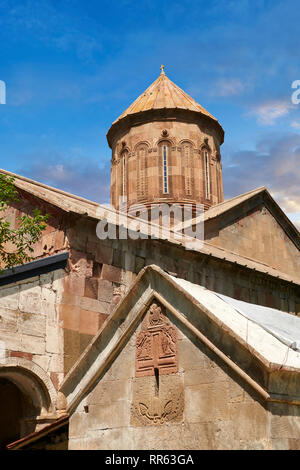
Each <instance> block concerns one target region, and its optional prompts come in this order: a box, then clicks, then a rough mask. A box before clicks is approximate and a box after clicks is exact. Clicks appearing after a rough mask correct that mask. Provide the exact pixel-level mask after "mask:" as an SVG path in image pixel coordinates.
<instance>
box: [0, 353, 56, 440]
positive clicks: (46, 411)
mask: <svg viewBox="0 0 300 470" xmlns="http://www.w3.org/2000/svg"><path fill="white" fill-rule="evenodd" d="M56 396H57V394H56V391H55V388H54V386H53V384H52V382H51V380H50V378H49V376H47V374H46V373H45V372H44V371H43V369H41V368H40V367H39V366H37V364H33V363H32V362H30V361H27V360H25V359H21V358H8V359H7V360H6V363H5V364H2V365H1V366H0V449H5V446H6V445H7V444H9V443H11V442H14V441H16V440H18V439H20V438H22V437H25V436H27V435H28V434H31V433H32V432H34V431H37V430H38V429H40V428H41V427H43V426H45V425H46V424H48V423H49V422H52V421H53V420H54V419H56V418H57V416H56Z"/></svg>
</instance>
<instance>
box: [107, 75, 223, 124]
mask: <svg viewBox="0 0 300 470" xmlns="http://www.w3.org/2000/svg"><path fill="white" fill-rule="evenodd" d="M161 68H162V72H161V74H160V75H159V77H158V78H157V79H156V80H155V82H153V83H152V84H151V85H150V86H149V87H148V88H147V90H146V91H144V93H142V94H141V95H140V96H139V97H138V98H137V99H136V100H135V101H134V102H133V103H132V104H131V105H130V106H129V107H128V108H127V109H126V111H124V112H123V113H122V114H121V116H119V117H118V119H116V120H115V121H114V123H116V122H117V121H119V120H120V119H123V118H124V117H126V116H128V115H129V114H135V113H140V112H142V111H149V110H152V109H163V108H170V109H174V108H178V109H188V110H190V111H196V112H199V113H202V114H205V115H206V116H209V117H210V118H212V119H214V120H215V121H216V118H214V117H213V116H212V115H211V114H210V113H209V112H208V111H206V109H205V108H203V106H201V105H200V104H199V103H197V101H195V100H194V99H193V98H192V97H191V96H189V95H188V94H187V93H185V91H183V90H182V89H181V88H179V87H178V86H177V85H175V83H173V82H172V81H171V80H170V79H169V78H168V77H167V75H166V74H165V72H164V70H163V66H162V67H161ZM114 123H113V124H114Z"/></svg>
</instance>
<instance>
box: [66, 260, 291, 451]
mask: <svg viewBox="0 0 300 470" xmlns="http://www.w3.org/2000/svg"><path fill="white" fill-rule="evenodd" d="M206 291H207V289H204V288H201V287H200V286H195V285H193V284H191V283H189V282H187V281H182V280H177V279H175V278H172V277H171V276H168V275H166V274H165V273H163V272H162V271H161V270H159V269H158V268H155V267H149V268H147V269H146V270H144V272H143V273H142V274H140V275H139V277H138V279H137V281H136V282H135V283H134V285H133V286H132V289H131V290H130V292H129V293H128V294H127V296H126V297H125V298H124V299H123V301H122V302H121V304H120V305H119V306H118V307H117V308H116V310H115V311H114V313H113V314H112V316H111V317H110V318H108V320H107V322H106V324H105V325H104V326H103V329H102V331H101V332H99V334H98V336H97V338H95V340H94V341H93V343H92V344H91V345H90V346H89V347H88V348H87V349H86V351H85V353H84V354H83V355H82V357H81V358H80V359H79V361H78V362H77V364H76V365H75V366H74V367H73V369H72V370H71V371H70V372H69V374H68V376H67V377H66V379H65V381H64V383H63V384H62V387H61V391H62V392H63V393H64V394H65V395H66V397H67V400H68V404H69V406H68V411H69V413H70V427H69V448H70V449H88V450H95V449H151V448H156V449H167V448H172V449H177V448H178V449H182V448H185V449H226V448H237V449H239V448H271V447H272V445H273V444H272V442H271V440H269V439H271V438H269V436H270V429H269V426H270V423H271V422H272V421H271V419H270V416H269V415H268V413H269V410H270V407H271V406H273V404H272V402H273V401H280V400H284V401H285V403H287V401H288V400H289V399H291V403H295V404H296V403H298V402H299V400H298V399H296V395H297V396H298V395H299V385H300V384H299V380H298V379H297V377H298V375H299V374H298V375H297V371H296V369H295V367H296V368H297V367H298V369H299V354H298V353H296V352H295V351H292V350H290V352H289V357H288V358H287V353H286V346H284V345H283V344H282V343H280V342H279V341H278V340H277V339H276V338H275V337H273V336H272V335H270V334H269V333H267V332H266V331H265V330H263V329H261V328H260V326H259V325H254V324H253V323H251V322H249V321H248V320H247V319H245V318H242V317H240V316H239V314H238V312H235V313H234V310H233V309H232V308H231V307H230V306H229V305H227V304H226V303H225V302H223V300H221V299H218V298H217V296H215V294H214V293H212V292H209V291H207V293H206ZM192 299H193V301H192ZM200 301H203V302H204V303H202V304H200ZM200 306H201V308H200ZM214 309H215V310H214ZM213 310H214V312H215V316H214V315H213V314H212V311H213ZM209 312H210V313H209ZM175 332H176V333H175ZM166 334H167V335H169V336H168V337H167V336H166ZM255 347H256V350H255ZM272 360H273V364H272ZM280 361H285V370H283V369H281V366H280V364H279V363H278V362H280ZM297 364H298V365H297ZM155 368H157V369H159V370H158V371H155ZM268 368H269V370H270V371H271V373H270V374H268V373H267V369H268ZM289 369H290V372H287V371H288V370H289ZM298 369H297V370H298ZM273 370H274V372H272V371H273ZM276 374H277V375H276ZM278 374H279V375H280V376H281V379H280V378H279V376H278ZM284 374H285V378H283V375H284ZM289 374H290V375H289ZM273 375H275V376H276V377H277V378H275V379H274V377H273ZM289 376H290V379H289ZM297 384H298V385H297ZM269 386H270V387H271V389H272V393H271V394H270V393H269V392H268V387H269ZM291 392H292V393H293V397H291V398H289V394H290V393H291ZM275 393H277V394H276V395H274V394H275ZM280 393H282V395H280ZM272 395H274V396H272ZM267 401H269V402H270V401H271V403H269V404H268V405H267V404H266V402H267ZM282 406H286V407H288V406H292V405H288V404H286V405H282ZM286 411H287V410H286ZM289 413H290V411H289ZM287 414H288V413H287ZM293 419H294V418H293ZM295 419H296V420H298V421H299V419H298V418H295ZM295 425H296V428H297V429H298V427H297V426H298V422H297V423H295ZM273 432H274V435H275V434H276V432H277V431H276V430H275V431H273ZM297 432H298V431H297ZM272 439H273V437H272ZM274 441H275V437H274Z"/></svg>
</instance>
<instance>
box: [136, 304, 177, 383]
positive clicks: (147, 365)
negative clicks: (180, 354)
mask: <svg viewBox="0 0 300 470" xmlns="http://www.w3.org/2000/svg"><path fill="white" fill-rule="evenodd" d="M177 369H178V361H177V330H176V328H175V326H173V325H171V323H170V322H169V320H168V317H167V316H166V314H165V309H164V307H163V306H161V305H160V304H159V303H158V302H153V303H152V304H151V306H150V307H149V309H148V311H147V313H146V315H145V317H144V319H143V322H142V327H141V331H140V332H139V333H137V336H136V377H144V376H148V375H155V373H158V374H159V375H161V374H171V373H175V372H177ZM156 371H157V372H156Z"/></svg>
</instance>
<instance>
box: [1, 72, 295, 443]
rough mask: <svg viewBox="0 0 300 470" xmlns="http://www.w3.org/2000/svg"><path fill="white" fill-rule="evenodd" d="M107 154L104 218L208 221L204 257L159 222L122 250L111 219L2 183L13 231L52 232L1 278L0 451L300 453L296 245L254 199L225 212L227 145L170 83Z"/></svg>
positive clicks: (266, 204) (84, 204) (276, 212)
mask: <svg viewBox="0 0 300 470" xmlns="http://www.w3.org/2000/svg"><path fill="white" fill-rule="evenodd" d="M107 140H108V144H109V146H110V148H111V150H112V161H111V202H112V206H114V208H115V213H118V211H117V210H118V209H121V210H122V211H123V212H122V213H123V214H124V213H125V212H124V206H123V201H124V200H125V199H126V201H127V207H132V206H134V207H135V209H139V208H146V210H147V211H150V210H151V208H152V207H153V206H155V207H158V205H160V204H174V205H176V206H178V207H183V206H184V205H188V206H189V207H190V208H191V212H190V216H191V218H190V220H189V221H188V223H185V224H186V225H185V227H189V228H191V227H194V226H195V225H197V224H198V222H197V220H198V219H197V216H196V213H195V208H196V206H197V205H199V204H202V205H203V206H204V214H203V215H202V221H203V224H204V241H203V243H200V244H199V243H197V244H195V245H194V246H193V245H192V246H189V248H187V240H188V238H189V236H188V235H186V233H185V230H183V229H182V231H181V232H180V233H181V235H182V236H181V238H180V239H178V236H176V233H177V234H178V230H177V229H176V227H177V225H176V224H177V222H178V220H175V219H176V217H173V218H172V227H171V229H170V231H169V233H167V234H166V233H165V232H164V230H163V229H164V220H163V219H162V218H161V217H160V216H159V217H158V218H157V220H156V222H155V224H156V225H155V226H156V227H158V231H157V233H156V236H155V237H147V236H146V233H145V230H144V228H143V227H144V226H145V224H144V225H143V223H142V222H141V224H140V225H139V228H138V230H137V231H138V232H139V235H143V236H139V237H136V238H134V237H132V238H130V237H123V236H121V234H122V233H123V229H124V226H123V225H122V223H121V222H120V220H119V219H114V218H113V217H112V215H113V213H114V210H113V209H112V208H105V207H103V206H101V205H99V204H97V203H95V202H92V201H89V200H86V199H83V198H81V197H78V196H75V195H73V194H69V193H66V192H64V191H61V190H58V189H55V188H52V187H49V186H46V185H44V184H41V183H39V182H36V181H33V180H30V179H28V178H25V177H22V176H18V175H13V176H14V177H15V185H16V188H17V190H18V193H19V200H18V201H17V202H14V203H12V204H11V206H10V208H9V210H8V211H7V212H6V214H5V216H6V217H7V220H9V221H10V223H11V225H12V226H14V225H15V224H16V223H17V217H18V216H20V215H22V214H31V213H32V210H33V209H34V208H39V209H40V210H41V211H42V212H43V213H47V214H49V219H48V224H47V228H46V230H45V231H44V232H43V234H42V237H41V239H40V241H39V242H38V243H37V244H36V245H35V249H34V253H33V257H34V259H33V260H32V261H31V262H29V263H27V264H25V265H22V266H18V267H16V268H15V270H13V271H11V270H6V271H5V272H4V273H3V274H2V275H1V276H0V446H1V449H9V450H15V449H22V450H26V449H70V450H71V449H80V450H82V449H83V450H94V449H102V450H107V449H114V450H117V449H134V450H139V449H183V450H188V449H300V318H299V316H300V275H299V265H300V262H299V245H300V243H299V232H298V230H297V229H296V227H295V226H294V225H293V224H292V223H291V221H290V220H289V219H288V217H287V216H286V215H285V214H284V212H283V211H282V210H281V208H280V207H279V206H278V205H277V203H276V202H275V201H274V200H273V198H272V197H271V195H270V193H269V192H268V190H267V189H266V188H265V187H262V188H258V189H254V190H252V191H250V192H248V193H246V194H242V195H240V196H237V197H234V198H232V199H230V200H225V201H224V198H223V181H222V165H221V152H220V147H221V145H222V143H223V140H224V131H223V129H222V127H221V125H220V123H219V122H218V121H217V120H216V119H215V118H214V117H213V116H212V115H211V114H210V113H209V112H208V111H206V110H205V109H204V108H203V107H202V106H200V105H199V104H198V103H197V102H196V101H194V100H193V99H192V98H191V97H190V96H189V95H187V94H186V93H185V92H184V91H183V90H181V89H180V88H179V87H178V86H176V85H175V84H174V83H173V82H172V81H171V80H170V79H169V78H168V77H167V76H166V74H165V73H164V70H163V67H162V70H161V74H160V75H159V77H158V78H157V80H156V81H155V82H154V83H153V84H152V85H150V87H149V88H148V89H147V90H146V91H145V92H144V93H143V94H142V95H141V96H139V97H138V98H137V100H136V101H134V103H133V104H131V106H129V108H128V109H127V110H126V111H125V112H124V113H123V114H121V116H120V117H119V118H118V119H117V120H116V121H115V122H114V123H113V124H112V126H111V128H110V129H109V131H108V134H107ZM2 173H4V174H8V175H12V174H11V173H9V172H7V171H5V170H2ZM120 201H121V202H120ZM120 205H122V207H120ZM148 214H149V212H148ZM135 215H136V216H137V215H138V214H137V213H136V214H135ZM129 218H130V220H131V222H133V221H137V220H138V218H137V217H134V215H132V214H131V215H129ZM139 220H141V219H139ZM106 221H108V223H106ZM101 223H102V224H104V225H105V224H106V226H107V227H108V226H109V227H110V228H111V229H113V230H114V231H115V233H116V237H107V238H105V237H102V238H101V237H99V230H98V229H99V226H100V225H101ZM99 224H100V225H99Z"/></svg>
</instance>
